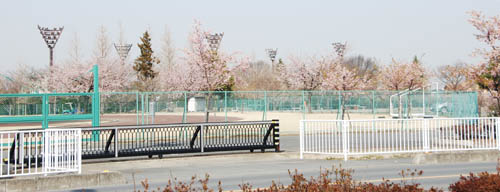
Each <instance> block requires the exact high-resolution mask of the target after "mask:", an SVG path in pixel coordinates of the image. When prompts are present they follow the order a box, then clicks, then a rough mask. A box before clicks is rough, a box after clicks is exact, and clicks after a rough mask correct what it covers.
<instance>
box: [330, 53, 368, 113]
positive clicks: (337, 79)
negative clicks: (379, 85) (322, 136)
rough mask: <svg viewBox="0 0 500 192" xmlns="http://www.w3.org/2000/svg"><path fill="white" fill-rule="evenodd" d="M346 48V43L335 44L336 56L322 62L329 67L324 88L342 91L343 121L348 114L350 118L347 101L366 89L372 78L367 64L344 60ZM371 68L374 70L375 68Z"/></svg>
mask: <svg viewBox="0 0 500 192" xmlns="http://www.w3.org/2000/svg"><path fill="white" fill-rule="evenodd" d="M346 47H347V44H345V43H344V44H342V43H335V44H334V51H335V55H333V56H331V55H330V56H326V57H324V58H323V61H322V62H324V63H326V64H325V65H327V66H328V68H327V71H328V73H326V74H325V75H324V76H325V80H324V81H323V84H322V88H323V89H326V90H337V91H340V95H341V96H342V98H341V105H340V108H341V118H342V119H344V117H345V115H346V114H347V116H348V118H350V117H349V113H348V111H347V108H346V107H345V105H346V103H347V101H348V100H349V99H350V98H351V97H352V96H353V95H354V94H355V91H358V90H362V89H364V88H365V87H366V86H367V84H368V80H369V78H371V76H370V75H371V73H370V72H369V71H368V69H367V67H366V65H367V64H366V63H364V62H357V63H354V62H353V61H352V60H351V61H350V62H346V60H345V59H344V56H345V54H346ZM370 67H372V68H374V67H375V66H370ZM372 70H373V69H372Z"/></svg>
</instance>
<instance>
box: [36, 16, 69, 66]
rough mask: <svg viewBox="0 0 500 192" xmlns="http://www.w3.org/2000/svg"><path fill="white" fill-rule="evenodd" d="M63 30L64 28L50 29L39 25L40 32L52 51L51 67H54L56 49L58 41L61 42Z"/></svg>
mask: <svg viewBox="0 0 500 192" xmlns="http://www.w3.org/2000/svg"><path fill="white" fill-rule="evenodd" d="M63 29H64V27H59V28H53V29H49V28H47V27H40V25H38V30H40V34H41V35H42V38H43V40H44V41H45V43H46V44H47V47H49V50H50V63H49V66H50V67H52V66H53V65H54V47H55V46H56V43H57V40H59V37H60V36H61V33H62V31H63Z"/></svg>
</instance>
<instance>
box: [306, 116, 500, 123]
mask: <svg viewBox="0 0 500 192" xmlns="http://www.w3.org/2000/svg"><path fill="white" fill-rule="evenodd" d="M498 118H500V117H439V118H428V119H427V118H418V119H344V120H340V119H339V120H336V119H331V120H330V119H319V120H313V119H305V120H300V122H344V121H347V122H371V121H420V120H433V119H434V120H475V119H498Z"/></svg>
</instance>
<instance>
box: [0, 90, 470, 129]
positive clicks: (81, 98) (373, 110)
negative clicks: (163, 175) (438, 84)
mask: <svg viewBox="0 0 500 192" xmlns="http://www.w3.org/2000/svg"><path fill="white" fill-rule="evenodd" d="M74 94H75V95H68V94H66V95H64V94H61V95H58V94H50V95H48V96H47V97H48V98H47V104H48V106H47V107H48V109H47V110H48V114H49V115H50V116H49V117H52V116H53V117H52V118H53V119H54V120H57V121H64V120H69V121H76V120H86V119H91V118H92V117H93V116H94V114H93V113H92V112H93V110H92V101H93V99H92V97H91V95H89V94H88V93H86V94H84V93H74ZM477 97H478V95H477V93H476V92H449V91H436V90H414V91H410V92H404V91H402V92H396V91H378V90H377V91H227V92H224V91H219V92H202V91H200V92H150V93H146V92H144V93H141V92H121V93H117V92H113V93H100V101H101V102H100V110H101V111H100V114H99V115H100V117H101V122H100V124H101V125H141V124H163V123H183V122H204V121H206V119H205V115H206V114H207V112H208V114H209V116H208V120H209V121H243V120H244V121H252V120H253V121H256V120H269V119H293V120H300V119H342V118H344V119H375V118H423V117H427V118H437V117H477V116H478V103H477V100H478V98H477ZM41 114H42V96H41V94H38V95H37V94H33V95H30V94H18V95H14V94H12V95H9V94H6V95H0V122H2V121H3V120H2V118H1V117H32V116H41ZM58 116H61V117H58ZM31 119H32V120H33V118H31ZM21 121H23V119H19V121H18V122H21ZM72 125H73V124H72ZM74 125H77V124H74Z"/></svg>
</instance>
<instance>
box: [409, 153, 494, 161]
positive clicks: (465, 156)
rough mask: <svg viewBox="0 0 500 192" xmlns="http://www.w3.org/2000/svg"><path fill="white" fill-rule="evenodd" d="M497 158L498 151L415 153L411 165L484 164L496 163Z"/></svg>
mask: <svg viewBox="0 0 500 192" xmlns="http://www.w3.org/2000/svg"><path fill="white" fill-rule="evenodd" d="M499 157H500V151H498V150H484V151H455V152H436V153H417V154H415V155H414V156H413V163H414V164H438V163H443V162H450V163H458V162H485V161H497V160H498V158H499Z"/></svg>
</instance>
